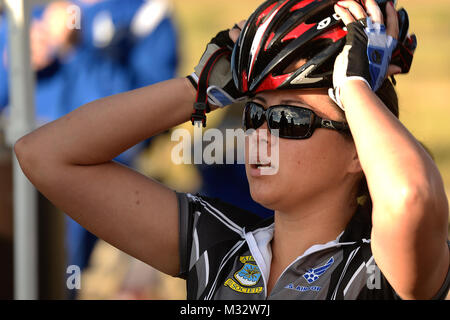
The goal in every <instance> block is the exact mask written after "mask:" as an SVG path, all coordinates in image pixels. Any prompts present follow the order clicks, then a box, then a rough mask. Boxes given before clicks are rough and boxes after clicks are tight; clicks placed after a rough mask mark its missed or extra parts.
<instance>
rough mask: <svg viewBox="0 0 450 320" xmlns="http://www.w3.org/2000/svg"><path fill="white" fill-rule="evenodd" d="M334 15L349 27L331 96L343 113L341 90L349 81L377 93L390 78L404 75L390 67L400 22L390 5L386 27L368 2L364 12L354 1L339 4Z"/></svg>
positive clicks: (378, 8) (377, 9) (339, 58)
mask: <svg viewBox="0 0 450 320" xmlns="http://www.w3.org/2000/svg"><path fill="white" fill-rule="evenodd" d="M335 11H336V13H337V14H338V15H339V16H340V17H341V19H342V21H343V22H344V23H345V25H346V26H347V28H348V35H347V44H346V46H345V47H344V50H343V52H342V53H341V54H340V55H339V56H338V58H337V59H336V63H335V70H334V73H333V86H334V90H330V96H331V97H332V98H333V100H334V101H335V102H336V103H337V104H338V105H339V106H340V107H341V108H342V109H344V106H343V104H342V101H341V99H340V90H341V89H342V87H343V86H345V85H346V83H347V82H348V81H350V80H360V81H363V82H364V83H366V84H367V85H368V86H369V88H371V90H372V91H374V92H375V91H377V90H378V89H379V88H380V87H381V85H382V84H383V82H384V80H385V79H386V77H387V76H390V75H393V74H396V73H400V72H401V68H400V67H398V66H395V65H390V61H391V57H392V52H393V51H394V49H395V47H396V46H397V38H398V34H399V22H398V17H397V13H396V10H395V8H394V6H393V4H392V3H391V2H387V5H386V15H387V17H386V18H387V19H386V26H385V24H384V23H385V21H384V17H383V14H382V12H381V9H380V7H379V6H378V4H377V3H376V2H375V1H366V8H365V9H364V8H363V7H362V6H361V5H360V4H358V3H357V2H355V1H339V2H338V3H337V4H336V5H335Z"/></svg>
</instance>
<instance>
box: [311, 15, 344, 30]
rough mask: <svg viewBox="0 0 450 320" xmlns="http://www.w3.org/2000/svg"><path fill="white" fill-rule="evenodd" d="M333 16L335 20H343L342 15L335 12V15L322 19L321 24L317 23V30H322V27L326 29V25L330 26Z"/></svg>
mask: <svg viewBox="0 0 450 320" xmlns="http://www.w3.org/2000/svg"><path fill="white" fill-rule="evenodd" d="M331 18H334V20H336V21H339V20H341V17H339V16H338V14H337V13H335V14H333V16H331V17H328V18H325V19H323V20H322V21H320V22H319V24H318V25H317V30H322V29H325V28H326V27H328V26H329V25H330V23H331Z"/></svg>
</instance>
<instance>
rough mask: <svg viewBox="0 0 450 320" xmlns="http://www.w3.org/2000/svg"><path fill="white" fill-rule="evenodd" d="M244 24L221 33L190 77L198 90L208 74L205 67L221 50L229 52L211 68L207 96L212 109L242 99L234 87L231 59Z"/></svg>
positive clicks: (207, 49) (209, 46)
mask: <svg viewBox="0 0 450 320" xmlns="http://www.w3.org/2000/svg"><path fill="white" fill-rule="evenodd" d="M244 24H245V21H241V22H240V23H239V24H235V25H234V27H233V28H232V29H230V30H225V31H221V32H219V33H218V34H217V35H216V37H214V38H213V39H212V40H211V42H210V43H209V44H208V45H207V47H206V50H205V52H204V53H203V56H202V57H201V59H200V62H199V64H198V65H197V66H196V67H195V68H194V70H195V71H194V73H192V74H191V75H190V76H188V78H189V79H190V80H191V82H192V84H193V85H194V88H195V89H196V90H197V87H198V81H199V78H200V77H201V75H202V72H204V71H205V72H208V70H205V66H206V65H207V64H208V62H209V60H210V58H211V57H212V55H213V54H214V53H215V52H216V51H217V50H219V49H220V48H226V49H227V50H229V51H228V54H227V55H225V56H223V57H222V58H220V59H219V60H218V61H217V62H216V63H215V64H214V65H213V66H212V67H211V72H210V76H209V79H208V87H207V90H208V92H207V94H208V101H209V103H210V104H211V105H212V109H215V108H217V107H226V106H228V105H230V104H232V103H234V102H236V101H237V100H239V99H240V98H242V94H241V93H240V92H239V91H238V90H237V88H236V86H235V85H234V81H233V77H232V73H231V63H230V57H231V52H232V50H233V47H234V43H235V42H236V41H237V39H238V38H239V35H240V32H241V29H242V28H243V26H244Z"/></svg>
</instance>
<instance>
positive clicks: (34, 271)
mask: <svg viewBox="0 0 450 320" xmlns="http://www.w3.org/2000/svg"><path fill="white" fill-rule="evenodd" d="M29 2H30V1H29V0H5V1H4V4H5V9H6V13H7V17H8V23H9V44H8V48H9V55H8V59H9V61H8V65H9V70H10V79H9V83H10V93H9V100H10V106H11V113H10V119H9V126H8V128H7V130H6V140H7V142H8V144H9V145H11V146H13V145H14V143H15V142H16V141H17V140H18V139H19V138H20V137H22V136H23V135H25V134H27V133H29V132H30V131H32V130H33V129H34V128H35V110H34V75H33V72H32V69H31V63H30V35H29V29H30V3H29ZM13 158H14V165H13V170H14V174H13V184H14V190H13V194H14V298H15V299H19V300H33V299H37V298H38V264H37V261H38V260H37V259H38V255H37V251H38V250H37V248H38V237H37V231H38V228H37V226H38V225H37V193H36V190H35V189H34V187H33V185H32V184H31V183H30V182H29V181H28V179H27V178H26V177H25V176H24V174H23V173H22V170H21V169H20V167H19V164H18V162H17V159H16V157H15V156H14V155H13Z"/></svg>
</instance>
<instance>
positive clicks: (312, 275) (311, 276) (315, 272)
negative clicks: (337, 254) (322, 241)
mask: <svg viewBox="0 0 450 320" xmlns="http://www.w3.org/2000/svg"><path fill="white" fill-rule="evenodd" d="M333 263H334V259H333V257H331V258H330V260H328V262H327V263H326V264H324V265H323V266H320V267H317V268H312V269H309V270H308V271H307V272H306V273H305V274H304V275H303V278H305V279H306V281H308V283H309V284H311V283H313V282H314V281H317V280H318V279H319V278H320V276H321V275H322V274H324V273H325V272H326V271H327V270H328V269H329V268H330V267H331V265H332V264H333Z"/></svg>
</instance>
